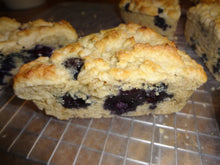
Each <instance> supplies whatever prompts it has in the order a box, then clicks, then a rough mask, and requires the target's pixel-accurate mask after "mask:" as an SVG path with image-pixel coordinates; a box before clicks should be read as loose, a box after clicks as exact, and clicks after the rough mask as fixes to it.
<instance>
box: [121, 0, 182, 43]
mask: <svg viewBox="0 0 220 165" xmlns="http://www.w3.org/2000/svg"><path fill="white" fill-rule="evenodd" d="M119 8H120V13H121V17H122V19H123V20H124V21H125V22H126V23H128V22H133V23H136V24H140V25H144V26H148V27H150V28H152V29H154V30H155V31H156V32H158V33H160V34H161V35H163V36H166V37H168V38H169V39H171V40H173V39H174V33H175V31H176V27H177V23H178V21H179V18H180V14H181V11H180V5H179V1H178V0H121V1H120V3H119Z"/></svg>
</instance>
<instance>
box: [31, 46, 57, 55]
mask: <svg viewBox="0 0 220 165" xmlns="http://www.w3.org/2000/svg"><path fill="white" fill-rule="evenodd" d="M28 53H30V54H31V55H32V56H33V57H34V58H38V57H41V56H43V57H50V56H51V55H52V53H53V48H51V47H49V46H44V45H36V46H35V48H34V49H31V50H28Z"/></svg>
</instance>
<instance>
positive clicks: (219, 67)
mask: <svg viewBox="0 0 220 165" xmlns="http://www.w3.org/2000/svg"><path fill="white" fill-rule="evenodd" d="M213 73H220V58H219V59H218V61H217V63H216V65H214V66H213Z"/></svg>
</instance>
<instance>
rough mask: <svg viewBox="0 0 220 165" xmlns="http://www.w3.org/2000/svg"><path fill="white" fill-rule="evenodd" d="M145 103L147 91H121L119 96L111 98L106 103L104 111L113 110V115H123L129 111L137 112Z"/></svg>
mask: <svg viewBox="0 0 220 165" xmlns="http://www.w3.org/2000/svg"><path fill="white" fill-rule="evenodd" d="M144 102H145V90H143V89H132V90H128V91H120V93H119V94H118V95H117V96H109V97H108V98H107V99H106V100H105V103H104V109H107V110H111V111H112V113H114V114H118V115H121V114H123V113H126V112H129V111H135V109H136V107H137V106H138V105H141V104H143V103H144Z"/></svg>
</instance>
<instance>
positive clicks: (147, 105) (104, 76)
mask: <svg viewBox="0 0 220 165" xmlns="http://www.w3.org/2000/svg"><path fill="white" fill-rule="evenodd" d="M206 80H207V77H206V74H205V72H204V70H203V68H202V66H200V65H199V64H197V63H196V62H195V61H194V60H192V59H191V58H190V57H189V56H188V55H186V54H185V53H184V52H182V51H180V50H178V49H177V48H176V46H175V44H174V43H173V42H171V41H169V40H168V39H167V38H165V37H162V36H161V35H159V34H158V33H155V32H154V31H153V30H151V29H150V28H147V27H143V26H140V25H136V24H120V25H119V26H118V27H116V28H112V29H108V30H102V31H100V33H94V34H91V35H88V36H85V37H82V38H80V39H79V40H78V42H77V43H74V44H71V45H68V46H66V47H64V48H62V49H59V50H56V51H55V52H54V53H53V55H52V56H51V57H50V58H48V57H40V58H38V59H37V60H35V61H33V62H30V63H28V64H25V65H23V66H22V67H21V68H20V71H19V73H18V74H17V75H16V76H15V79H14V91H15V94H16V95H17V96H18V97H20V98H22V99H27V100H32V101H33V102H34V103H35V104H36V105H37V106H38V107H39V109H41V110H45V112H46V114H48V115H52V116H55V117H57V118H59V119H69V118H72V117H77V118H100V117H112V116H114V115H123V116H139V115H145V114H169V113H173V112H177V111H180V110H181V108H182V107H183V106H184V105H185V103H186V101H187V99H188V98H189V97H190V96H191V94H192V93H193V91H194V90H195V89H196V88H198V87H199V86H201V85H202V84H203V83H205V82H206Z"/></svg>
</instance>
